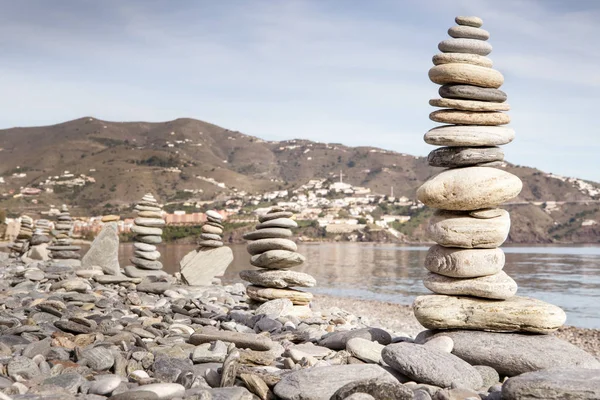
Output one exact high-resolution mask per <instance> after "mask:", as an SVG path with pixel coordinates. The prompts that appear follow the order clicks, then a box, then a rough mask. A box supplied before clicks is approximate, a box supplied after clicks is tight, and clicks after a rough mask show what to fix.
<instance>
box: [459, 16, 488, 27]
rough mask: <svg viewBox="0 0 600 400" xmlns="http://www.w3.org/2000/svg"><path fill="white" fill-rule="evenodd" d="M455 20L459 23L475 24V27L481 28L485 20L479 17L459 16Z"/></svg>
mask: <svg viewBox="0 0 600 400" xmlns="http://www.w3.org/2000/svg"><path fill="white" fill-rule="evenodd" d="M454 21H455V22H456V23H457V24H458V25H464V26H473V27H475V28H479V27H481V25H483V20H482V19H481V18H479V17H466V16H458V17H456V18H455V19H454Z"/></svg>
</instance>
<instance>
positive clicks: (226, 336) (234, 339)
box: [189, 329, 275, 351]
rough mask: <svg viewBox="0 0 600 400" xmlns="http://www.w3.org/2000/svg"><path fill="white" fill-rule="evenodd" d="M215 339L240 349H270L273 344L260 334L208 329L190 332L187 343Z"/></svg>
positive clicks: (200, 342)
mask: <svg viewBox="0 0 600 400" xmlns="http://www.w3.org/2000/svg"><path fill="white" fill-rule="evenodd" d="M215 340H221V341H223V342H230V343H234V344H235V346H236V347H238V348H241V349H246V348H248V349H251V350H258V351H267V350H271V349H272V348H273V346H275V344H274V342H272V341H271V339H269V338H267V337H265V336H262V335H256V334H253V333H240V332H230V331H216V330H208V329H206V330H202V331H201V332H197V333H194V334H192V335H191V336H190V339H189V343H191V344H194V345H199V344H202V343H210V342H213V341H215Z"/></svg>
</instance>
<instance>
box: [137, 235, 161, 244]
mask: <svg viewBox="0 0 600 400" xmlns="http://www.w3.org/2000/svg"><path fill="white" fill-rule="evenodd" d="M133 240H135V241H138V242H140V243H146V244H160V243H162V237H161V236H160V235H138V236H136V237H134V238H133Z"/></svg>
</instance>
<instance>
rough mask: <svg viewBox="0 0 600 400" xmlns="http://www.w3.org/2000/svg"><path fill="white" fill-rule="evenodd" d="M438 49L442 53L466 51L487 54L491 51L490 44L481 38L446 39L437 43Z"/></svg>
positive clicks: (481, 54)
mask: <svg viewBox="0 0 600 400" xmlns="http://www.w3.org/2000/svg"><path fill="white" fill-rule="evenodd" d="M482 30H483V29H482ZM438 49H440V51H442V52H444V53H467V54H478V55H480V56H487V55H488V54H490V53H491V52H492V45H491V44H489V43H488V42H485V41H483V40H475V39H446V40H442V41H441V42H440V43H439V44H438Z"/></svg>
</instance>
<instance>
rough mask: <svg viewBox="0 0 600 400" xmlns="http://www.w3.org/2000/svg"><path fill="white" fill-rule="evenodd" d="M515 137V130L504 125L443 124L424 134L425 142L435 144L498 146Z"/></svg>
mask: <svg viewBox="0 0 600 400" xmlns="http://www.w3.org/2000/svg"><path fill="white" fill-rule="evenodd" d="M514 138H515V131H514V130H513V129H511V128H508V127H504V126H467V125H463V126H455V125H444V126H440V127H437V128H433V129H431V130H430V131H429V132H427V133H426V134H425V142H427V143H429V144H433V145H436V146H499V145H503V144H508V143H510V142H512V141H513V139H514Z"/></svg>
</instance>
